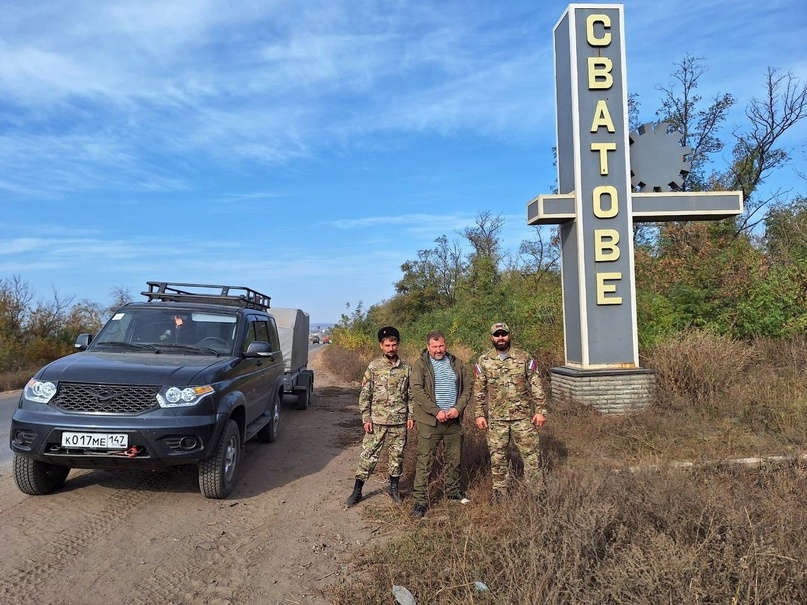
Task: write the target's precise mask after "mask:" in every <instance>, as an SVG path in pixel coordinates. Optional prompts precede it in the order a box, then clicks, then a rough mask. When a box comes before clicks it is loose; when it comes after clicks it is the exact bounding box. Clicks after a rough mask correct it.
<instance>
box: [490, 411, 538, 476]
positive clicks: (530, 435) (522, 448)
mask: <svg viewBox="0 0 807 605" xmlns="http://www.w3.org/2000/svg"><path fill="white" fill-rule="evenodd" d="M487 442H488V450H489V451H490V474H491V476H492V478H493V489H494V490H497V491H503V490H505V489H507V488H508V487H510V485H509V484H510V483H511V482H512V480H513V477H512V476H511V469H510V462H509V459H508V447H509V446H510V445H513V446H514V447H515V449H516V450H518V452H519V453H520V454H521V460H522V461H523V462H524V480H525V482H527V484H528V485H529V486H530V488H531V489H534V490H536V491H538V490H540V489H541V488H542V487H543V484H544V472H543V466H542V465H541V450H540V440H539V437H538V428H537V427H536V426H535V425H534V424H532V423H531V422H530V421H529V419H525V420H489V421H488V432H487Z"/></svg>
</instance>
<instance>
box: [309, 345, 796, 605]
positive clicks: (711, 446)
mask: <svg viewBox="0 0 807 605" xmlns="http://www.w3.org/2000/svg"><path fill="white" fill-rule="evenodd" d="M322 354H323V355H325V362H326V363H327V364H328V366H329V367H330V368H331V370H332V371H334V372H336V373H337V374H338V375H341V376H342V377H343V379H345V380H346V381H347V382H353V383H354V384H356V381H358V379H359V377H360V375H361V372H362V371H363V366H364V364H365V363H366V360H367V359H368V358H369V356H370V354H371V351H364V352H363V353H362V354H359V353H358V352H357V351H349V350H346V349H342V348H341V347H340V346H339V345H338V344H336V345H332V346H331V347H329V348H328V349H326V350H325V351H323V352H322ZM406 354H407V355H408V356H409V358H411V355H412V351H408V352H407V353H406ZM648 361H649V363H652V364H653V367H656V368H657V369H658V376H659V390H658V395H657V400H656V404H655V405H654V406H653V407H652V408H651V409H648V410H646V411H644V412H642V413H638V414H632V415H627V416H615V417H603V416H601V415H599V413H598V412H595V411H592V410H591V409H587V408H575V407H569V406H562V407H555V408H553V409H552V411H551V415H550V417H549V418H550V421H549V423H548V424H547V425H546V427H545V428H544V430H543V440H542V450H543V454H544V459H545V462H546V464H547V477H548V481H547V489H546V494H545V499H544V500H543V501H538V500H536V499H535V497H534V496H533V495H532V494H531V493H530V492H529V491H528V490H520V489H517V490H515V491H514V492H513V493H512V494H511V496H510V498H509V499H507V500H505V501H503V502H498V503H496V504H490V503H489V502H488V496H489V494H490V478H489V467H488V462H487V447H486V445H485V442H484V437H483V435H482V433H481V431H478V430H477V429H476V428H475V427H474V426H473V422H472V419H471V416H472V414H468V415H466V417H465V418H464V426H465V434H466V439H465V444H464V449H463V461H462V471H463V480H464V482H465V485H467V487H468V493H469V495H470V497H471V500H472V502H471V504H469V505H467V506H461V505H459V504H456V503H453V502H452V503H447V502H446V501H445V500H444V499H443V497H442V496H443V494H442V492H441V489H442V485H443V484H442V480H441V479H442V478H441V471H440V468H441V464H440V459H439V458H438V462H437V464H436V470H435V474H434V481H433V484H432V488H431V493H430V498H431V502H432V507H431V509H430V510H429V512H428V513H427V515H426V517H425V518H424V519H422V520H419V521H417V520H414V519H412V518H411V517H410V516H409V512H410V508H411V502H410V501H409V500H408V499H407V500H405V502H404V504H403V505H402V506H401V507H396V506H395V505H393V504H391V503H389V502H388V501H387V498H384V497H380V498H377V499H375V501H374V500H370V501H368V502H367V503H365V504H364V505H363V506H364V507H365V514H366V515H367V516H368V517H370V518H371V519H372V521H373V523H377V524H378V525H379V526H381V527H385V528H386V529H387V533H388V535H389V539H388V540H386V541H385V542H384V543H383V545H382V546H379V547H376V548H372V549H369V550H367V551H364V552H362V553H361V554H360V555H359V556H358V557H357V558H356V560H355V562H354V569H353V572H354V573H353V574H351V576H350V577H351V578H352V580H350V581H348V582H343V583H342V584H339V585H337V586H335V587H334V589H333V591H332V593H331V594H330V595H329V599H330V602H332V603H334V604H335V605H348V604H350V605H354V604H368V605H369V604H371V603H385V602H393V601H392V599H391V589H392V586H393V585H400V586H404V587H406V588H407V589H408V590H410V591H411V592H412V594H413V595H414V596H415V597H416V599H417V603H421V604H425V603H445V604H457V605H460V604H465V603H497V604H502V605H504V604H513V603H536V604H537V603H542V604H552V603H558V604H560V603H575V604H580V603H582V604H585V603H590V604H592V605H594V604H602V603H636V604H644V603H781V604H783V605H784V604H791V603H804V602H807V541H805V540H804V535H805V534H806V532H807V507H805V503H804V497H805V494H807V342H806V341H805V340H804V339H803V338H798V339H794V340H792V341H787V342H777V343H774V342H771V341H768V340H761V341H757V342H754V343H750V344H740V343H737V342H734V341H732V340H730V339H728V338H727V337H724V336H719V335H714V334H709V333H705V332H700V331H695V332H690V333H688V334H686V335H685V336H683V338H681V339H680V340H671V341H670V342H668V343H666V344H663V345H659V346H657V347H655V348H654V349H653V351H652V353H651V355H650V356H649V358H648ZM715 368H718V369H720V371H721V373H720V374H719V375H715ZM543 370H545V371H546V370H548V366H544V368H543ZM710 376H713V378H710ZM357 393H358V391H357ZM357 422H358V421H357ZM414 445H415V440H414V439H411V440H410V441H409V443H408V444H407V450H406V464H405V472H404V477H403V479H402V490H403V492H404V493H405V494H406V493H407V492H408V491H409V490H410V489H411V485H412V480H413V478H414V460H415V453H414V449H415V448H414ZM750 457H753V458H758V460H756V461H749V460H744V461H741V460H740V459H746V458H750ZM513 462H514V464H515V465H516V466H517V465H518V461H517V460H514V461H513ZM380 472H381V473H382V474H383V470H382V471H380ZM477 582H482V583H484V585H485V587H487V590H485V591H480V589H479V588H478V585H477Z"/></svg>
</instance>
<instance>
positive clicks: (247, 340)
mask: <svg viewBox="0 0 807 605" xmlns="http://www.w3.org/2000/svg"><path fill="white" fill-rule="evenodd" d="M256 323H257V322H255V321H251V322H249V323H248V324H247V333H246V334H245V335H244V343H243V344H242V345H241V352H242V353H246V352H247V347H248V346H249V345H250V344H252V343H253V342H255V341H256V340H258V338H257V337H256V335H255V324H256Z"/></svg>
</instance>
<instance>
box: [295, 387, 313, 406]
mask: <svg viewBox="0 0 807 605" xmlns="http://www.w3.org/2000/svg"><path fill="white" fill-rule="evenodd" d="M313 390H314V385H313V384H312V382H310V381H309V382H308V384H306V386H305V389H303V390H302V391H299V392H298V393H297V409H298V410H307V409H308V406H309V405H311V392H312V391H313Z"/></svg>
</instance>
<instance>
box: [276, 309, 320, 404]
mask: <svg viewBox="0 0 807 605" xmlns="http://www.w3.org/2000/svg"><path fill="white" fill-rule="evenodd" d="M271 313H272V315H273V316H274V318H275V322H276V323H277V332H278V336H279V337H280V350H281V351H282V353H283V361H284V363H285V372H284V375H283V393H284V394H286V395H295V396H296V397H297V409H299V410H305V409H307V408H308V406H309V404H310V403H311V393H312V391H313V390H314V371H313V370H309V369H308V333H309V317H308V313H306V312H305V311H303V310H302V309H283V308H278V307H273V308H272V310H271Z"/></svg>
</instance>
